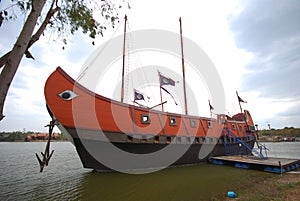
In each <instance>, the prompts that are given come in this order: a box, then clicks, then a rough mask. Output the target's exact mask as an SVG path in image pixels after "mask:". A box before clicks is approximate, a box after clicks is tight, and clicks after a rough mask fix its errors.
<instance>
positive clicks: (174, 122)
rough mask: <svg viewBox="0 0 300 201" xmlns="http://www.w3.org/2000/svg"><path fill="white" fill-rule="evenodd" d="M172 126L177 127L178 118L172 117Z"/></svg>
mask: <svg viewBox="0 0 300 201" xmlns="http://www.w3.org/2000/svg"><path fill="white" fill-rule="evenodd" d="M169 119H170V126H176V125H177V122H176V117H170V118H169Z"/></svg>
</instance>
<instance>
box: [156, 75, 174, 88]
mask: <svg viewBox="0 0 300 201" xmlns="http://www.w3.org/2000/svg"><path fill="white" fill-rule="evenodd" d="M158 74H159V83H160V86H162V85H172V86H175V81H174V80H172V79H171V78H168V77H166V76H163V75H162V74H161V73H160V72H158Z"/></svg>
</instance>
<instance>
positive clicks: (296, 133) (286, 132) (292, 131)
mask: <svg viewBox="0 0 300 201" xmlns="http://www.w3.org/2000/svg"><path fill="white" fill-rule="evenodd" d="M259 134H260V135H264V136H282V137H300V128H294V127H284V128H282V129H271V131H270V130H268V129H267V130H260V131H259Z"/></svg>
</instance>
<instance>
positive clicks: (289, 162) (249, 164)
mask: <svg viewBox="0 0 300 201" xmlns="http://www.w3.org/2000/svg"><path fill="white" fill-rule="evenodd" d="M211 162H212V163H213V164H217V165H231V166H234V167H238V168H244V169H256V170H263V171H267V172H274V173H285V172H289V171H292V170H295V169H297V168H299V167H300V160H299V159H287V158H271V157H269V158H265V159H260V158H257V157H254V156H218V157H212V158H211Z"/></svg>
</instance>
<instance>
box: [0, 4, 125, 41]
mask: <svg viewBox="0 0 300 201" xmlns="http://www.w3.org/2000/svg"><path fill="white" fill-rule="evenodd" d="M119 1H120V3H119V5H118V6H117V5H115V4H117V3H116V2H114V4H112V3H111V2H110V1H107V0H101V1H100V0H47V3H46V6H45V8H44V11H45V10H47V11H46V12H43V15H41V16H40V22H39V23H38V24H37V25H40V24H41V23H42V22H43V21H44V20H45V19H46V17H47V16H46V13H47V12H48V11H51V10H55V12H54V13H53V15H52V16H51V20H50V21H49V26H48V27H49V28H50V29H49V30H50V31H51V32H52V34H51V35H53V36H54V35H55V37H56V36H58V37H59V38H61V41H62V42H63V44H67V41H68V40H67V38H68V36H69V35H73V34H74V33H75V32H77V31H79V30H81V31H82V32H83V33H84V34H88V36H89V37H91V38H92V39H94V38H95V37H96V36H97V35H101V36H103V32H104V30H106V29H107V25H110V26H112V28H114V26H115V24H116V23H117V22H119V17H118V12H117V9H116V8H118V9H120V8H122V5H121V4H124V1H121V0H119ZM127 4H128V2H127ZM128 8H130V6H129V4H128ZM31 9H32V0H11V4H10V6H8V7H7V8H5V9H3V10H0V27H1V24H2V22H4V21H10V20H11V19H17V17H19V15H20V12H18V11H17V10H19V11H21V13H22V14H23V15H26V14H27V12H29V11H30V10H31ZM53 33H54V34H53ZM56 38H57V37H56Z"/></svg>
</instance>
